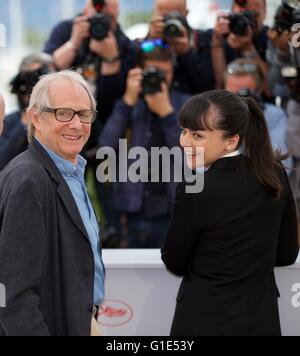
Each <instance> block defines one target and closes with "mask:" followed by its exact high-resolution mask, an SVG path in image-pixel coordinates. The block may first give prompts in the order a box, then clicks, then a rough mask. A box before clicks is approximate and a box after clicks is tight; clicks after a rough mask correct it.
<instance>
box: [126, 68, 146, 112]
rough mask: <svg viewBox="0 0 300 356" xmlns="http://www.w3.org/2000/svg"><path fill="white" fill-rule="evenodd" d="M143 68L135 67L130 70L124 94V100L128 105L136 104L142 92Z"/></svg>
mask: <svg viewBox="0 0 300 356" xmlns="http://www.w3.org/2000/svg"><path fill="white" fill-rule="evenodd" d="M142 80H143V70H142V69H141V68H135V69H132V70H130V71H129V74H128V77H127V88H126V92H125V95H124V96H123V100H124V102H125V103H126V104H127V105H128V106H132V107H133V106H135V105H136V103H137V102H138V100H139V97H140V94H141V92H142Z"/></svg>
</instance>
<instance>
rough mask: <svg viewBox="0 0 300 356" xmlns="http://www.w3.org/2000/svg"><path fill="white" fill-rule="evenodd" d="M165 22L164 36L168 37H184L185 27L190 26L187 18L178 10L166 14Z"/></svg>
mask: <svg viewBox="0 0 300 356" xmlns="http://www.w3.org/2000/svg"><path fill="white" fill-rule="evenodd" d="M164 23H165V26H164V36H165V38H167V39H174V38H179V37H182V36H183V29H184V27H188V24H187V20H186V18H185V17H183V16H182V15H181V14H180V13H179V12H177V11H174V12H172V13H170V14H169V15H167V16H165V17H164Z"/></svg>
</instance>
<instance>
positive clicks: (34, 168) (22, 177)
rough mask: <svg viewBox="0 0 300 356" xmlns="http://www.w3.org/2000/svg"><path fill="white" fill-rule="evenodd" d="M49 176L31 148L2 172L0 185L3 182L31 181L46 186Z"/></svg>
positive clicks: (21, 182)
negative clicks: (33, 154)
mask: <svg viewBox="0 0 300 356" xmlns="http://www.w3.org/2000/svg"><path fill="white" fill-rule="evenodd" d="M48 178H49V177H48V175H47V172H46V170H45V169H44V167H43V165H42V164H41V163H40V162H39V161H38V160H36V159H35V158H34V157H33V156H32V154H31V153H30V151H29V150H26V151H25V152H23V153H21V154H20V155H19V156H17V157H16V158H15V159H13V160H12V161H11V162H10V163H9V164H8V165H7V166H6V168H5V169H4V170H3V171H2V172H1V175H0V186H1V185H2V182H8V183H9V185H11V184H14V185H15V186H21V185H24V184H26V182H27V183H29V182H31V183H32V184H34V185H36V186H44V185H45V181H47V179H48Z"/></svg>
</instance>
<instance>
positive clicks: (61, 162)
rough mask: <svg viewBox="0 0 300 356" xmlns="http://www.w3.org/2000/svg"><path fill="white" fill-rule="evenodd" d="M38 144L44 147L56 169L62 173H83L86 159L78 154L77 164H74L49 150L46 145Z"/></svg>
mask: <svg viewBox="0 0 300 356" xmlns="http://www.w3.org/2000/svg"><path fill="white" fill-rule="evenodd" d="M38 142H39V141H38ZM39 144H40V145H41V146H42V147H43V148H44V149H45V151H46V152H47V153H48V155H49V156H50V158H51V159H52V160H53V161H54V163H55V165H56V167H57V168H58V170H59V171H60V173H61V174H62V175H67V176H69V175H74V174H76V173H77V172H80V173H82V174H83V175H84V172H85V167H86V164H87V161H86V160H85V159H84V158H83V157H82V156H80V155H78V161H77V164H76V165H74V164H73V163H72V162H70V161H68V160H66V159H64V158H62V157H61V156H59V155H58V154H56V153H55V152H53V151H51V150H50V149H49V148H48V147H46V146H45V145H43V144H42V143H40V142H39Z"/></svg>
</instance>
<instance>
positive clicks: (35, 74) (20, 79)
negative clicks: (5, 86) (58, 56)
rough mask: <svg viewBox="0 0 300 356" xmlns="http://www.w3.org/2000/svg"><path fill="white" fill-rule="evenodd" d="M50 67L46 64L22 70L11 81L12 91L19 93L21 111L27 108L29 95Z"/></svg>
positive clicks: (48, 71)
mask: <svg viewBox="0 0 300 356" xmlns="http://www.w3.org/2000/svg"><path fill="white" fill-rule="evenodd" d="M50 71H51V70H50V68H49V66H48V65H44V66H43V67H41V68H39V69H38V70H35V71H31V72H30V71H26V72H20V73H19V74H18V75H17V76H16V77H15V78H14V79H13V80H12V81H11V82H10V91H11V93H12V94H15V95H17V98H18V104H19V108H20V110H21V111H23V110H25V109H26V108H27V107H28V104H29V97H30V95H31V93H32V90H33V88H34V86H35V85H36V84H37V83H38V81H39V80H40V78H41V76H43V75H46V74H49V73H50Z"/></svg>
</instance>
